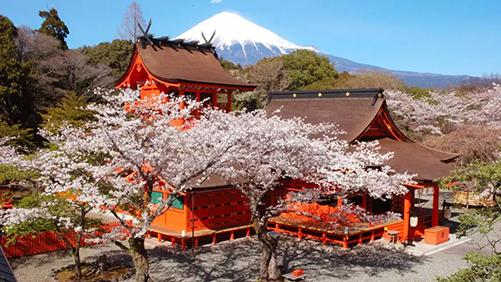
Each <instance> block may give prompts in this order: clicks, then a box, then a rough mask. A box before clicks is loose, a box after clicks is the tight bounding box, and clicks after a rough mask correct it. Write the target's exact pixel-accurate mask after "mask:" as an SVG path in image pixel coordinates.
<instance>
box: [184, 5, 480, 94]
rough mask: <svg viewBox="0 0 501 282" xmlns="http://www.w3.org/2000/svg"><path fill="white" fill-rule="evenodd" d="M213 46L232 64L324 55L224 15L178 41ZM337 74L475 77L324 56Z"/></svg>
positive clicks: (436, 82)
mask: <svg viewBox="0 0 501 282" xmlns="http://www.w3.org/2000/svg"><path fill="white" fill-rule="evenodd" d="M214 32H215V34H214V38H213V39H212V41H211V42H212V44H213V45H214V46H215V48H216V51H217V53H218V54H219V56H220V57H222V58H224V59H226V60H229V61H231V62H233V63H237V64H241V65H250V64H254V63H256V62H258V61H259V60H261V59H263V58H269V57H276V56H280V55H285V54H289V53H291V52H293V51H294V50H298V49H308V50H312V51H315V52H317V53H322V52H320V51H319V50H317V49H316V48H314V47H311V46H300V45H297V44H294V43H292V42H290V41H287V40H286V39H284V38H282V37H280V36H279V35H278V34H276V33H274V32H272V31H270V30H268V29H266V28H264V27H261V26H259V25H257V24H255V23H253V22H251V21H249V20H247V19H245V18H244V17H242V16H240V15H238V14H236V13H232V12H221V13H218V14H216V15H214V16H212V17H210V18H208V19H206V20H204V21H202V22H200V23H198V24H197V25H195V26H193V27H192V28H190V29H189V30H187V31H186V32H184V33H182V34H180V35H179V36H177V37H176V39H184V40H189V41H192V40H196V41H199V42H205V39H204V36H205V38H206V39H209V38H210V37H211V36H212V35H213V33H214ZM324 55H325V56H327V57H328V58H329V60H330V61H331V63H333V64H334V65H335V67H336V70H337V71H341V72H342V71H348V72H351V73H357V72H363V71H382V72H389V73H391V74H393V75H395V76H396V77H398V78H399V79H400V80H402V81H403V82H404V83H406V84H407V85H409V86H419V87H450V86H455V85H459V84H461V83H464V82H467V81H469V80H471V79H474V77H471V76H467V75H442V74H433V73H419V72H410V71H399V70H391V69H385V68H382V67H378V66H373V65H368V64H362V63H357V62H354V61H352V60H349V59H345V58H341V57H336V56H333V55H327V54H324Z"/></svg>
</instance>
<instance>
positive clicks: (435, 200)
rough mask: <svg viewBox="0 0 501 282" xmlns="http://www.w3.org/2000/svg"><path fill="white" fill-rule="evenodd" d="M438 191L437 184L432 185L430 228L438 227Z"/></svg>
mask: <svg viewBox="0 0 501 282" xmlns="http://www.w3.org/2000/svg"><path fill="white" fill-rule="evenodd" d="M439 193H440V189H439V187H438V184H436V183H433V211H432V214H431V226H432V227H433V226H437V225H438V201H439V195H440V194H439Z"/></svg>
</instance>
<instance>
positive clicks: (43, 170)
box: [0, 143, 105, 278]
mask: <svg viewBox="0 0 501 282" xmlns="http://www.w3.org/2000/svg"><path fill="white" fill-rule="evenodd" d="M57 145H60V146H59V147H58V148H57V149H56V150H53V149H50V150H42V151H40V152H38V153H37V154H36V156H32V157H31V158H30V159H27V158H24V157H22V156H20V155H19V154H17V153H16V151H15V149H14V148H12V147H9V146H0V152H1V153H2V159H3V160H4V162H6V163H8V164H11V165H14V166H16V167H17V168H19V169H22V170H25V171H31V172H35V173H34V175H36V179H35V183H36V187H35V190H34V191H33V192H32V193H31V195H29V196H27V197H24V198H23V199H22V200H21V201H20V202H19V203H18V204H17V205H16V207H14V208H12V209H7V210H1V211H0V224H1V225H2V226H3V231H4V232H5V233H6V234H7V236H8V237H9V238H10V240H9V241H10V242H13V241H15V239H16V238H17V237H18V236H22V235H27V234H36V233H40V232H43V231H49V230H50V231H54V232H55V233H56V234H57V236H58V237H59V239H60V240H62V241H63V242H64V245H65V246H66V248H67V249H69V250H70V251H71V255H72V257H73V260H74V264H75V268H74V269H75V277H76V278H81V277H82V270H81V260H80V248H81V246H82V243H84V242H85V240H90V239H93V238H95V237H99V236H102V232H105V230H104V229H102V228H100V227H101V221H100V220H99V218H98V217H97V216H96V215H94V216H90V213H91V211H92V210H93V207H95V206H96V205H97V204H98V203H96V199H99V198H96V197H94V194H95V193H97V191H98V189H99V186H98V185H97V183H96V182H95V181H94V179H93V178H92V176H91V175H90V174H89V172H88V171H86V170H85V167H86V166H85V163H86V162H87V160H86V159H83V158H82V156H81V155H74V154H71V153H69V152H68V150H66V149H65V147H64V144H63V143H58V144H57Z"/></svg>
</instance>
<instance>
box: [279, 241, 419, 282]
mask: <svg viewBox="0 0 501 282" xmlns="http://www.w3.org/2000/svg"><path fill="white" fill-rule="evenodd" d="M281 246H282V252H283V257H284V266H283V268H284V271H285V272H290V271H292V270H293V269H294V268H298V267H300V268H303V269H304V270H305V272H306V273H307V275H308V279H314V280H315V279H320V278H322V279H327V278H331V279H332V278H336V279H346V278H349V277H351V276H353V274H354V273H356V272H363V273H366V274H367V275H369V276H370V277H377V276H378V275H379V274H380V273H382V272H386V271H395V272H396V273H397V274H404V273H408V272H412V271H413V270H412V269H413V267H414V266H415V265H417V264H420V263H423V262H424V261H425V260H426V259H425V258H423V257H417V256H414V255H411V254H408V253H406V252H404V251H403V250H398V249H396V248H395V247H391V246H386V245H383V244H380V243H370V244H364V245H362V246H356V247H354V248H352V249H346V250H345V249H342V248H340V247H337V246H323V245H322V244H320V243H318V242H314V241H301V242H297V241H296V240H291V239H286V240H284V242H282V244H281Z"/></svg>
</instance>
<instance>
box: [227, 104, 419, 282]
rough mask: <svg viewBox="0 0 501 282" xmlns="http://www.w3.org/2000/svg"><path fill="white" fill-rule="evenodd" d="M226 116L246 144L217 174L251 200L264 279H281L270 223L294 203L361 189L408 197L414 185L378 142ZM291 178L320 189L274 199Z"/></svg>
mask: <svg viewBox="0 0 501 282" xmlns="http://www.w3.org/2000/svg"><path fill="white" fill-rule="evenodd" d="M221 118H224V119H225V120H227V121H228V122H231V123H232V124H233V126H231V128H233V130H232V133H231V134H234V135H238V136H241V140H242V143H241V144H240V145H239V146H238V151H237V152H236V153H235V154H232V155H230V156H228V158H230V160H229V163H231V166H224V167H222V168H221V169H220V170H218V173H220V174H221V175H222V176H223V177H224V178H226V179H227V180H228V181H229V182H230V183H231V184H233V185H234V186H235V187H237V188H238V189H239V190H240V191H241V193H242V194H243V195H244V196H245V197H246V198H247V199H248V201H249V206H250V211H251V221H252V224H253V226H254V230H255V232H256V235H257V238H258V240H259V242H260V243H261V246H262V256H261V266H260V278H261V280H263V281H268V280H278V279H280V271H279V269H278V262H277V257H276V248H277V245H278V240H277V238H276V237H275V236H272V235H270V234H269V233H268V232H267V223H268V219H269V218H271V217H273V216H276V215H278V214H279V213H281V212H282V211H284V210H285V209H286V208H287V206H288V203H290V202H291V201H292V202H295V201H311V200H314V199H316V198H317V197H318V196H319V195H322V194H324V193H329V194H333V193H339V194H343V193H350V192H354V191H359V190H366V191H368V193H369V195H371V196H373V197H384V196H390V195H393V194H403V193H405V192H406V191H407V189H406V188H405V187H404V186H403V184H405V183H411V182H412V180H411V177H412V176H410V175H407V174H403V175H402V174H393V171H392V170H391V169H390V168H389V167H387V166H384V165H383V163H384V161H386V160H388V159H389V158H391V154H384V155H381V154H379V153H378V152H377V149H378V147H377V144H376V143H361V144H358V145H356V146H350V145H349V144H347V143H346V142H344V141H341V140H339V139H337V138H336V135H337V134H339V133H340V132H339V131H338V130H336V128H335V127H334V126H331V125H311V124H307V123H305V122H303V120H301V119H299V118H296V119H290V120H284V119H281V118H279V117H278V116H271V117H268V116H267V114H266V113H265V112H264V111H254V112H251V113H231V114H226V115H225V116H224V117H221ZM312 136H318V137H316V138H314V137H312ZM329 136H331V137H329ZM368 167H380V168H379V169H368ZM286 179H302V180H306V181H309V182H310V183H315V184H317V185H318V186H319V188H318V189H308V190H305V191H303V192H302V193H296V194H293V195H289V197H284V198H283V199H271V200H270V199H269V197H270V196H271V194H272V193H273V191H275V190H280V189H281V185H282V183H283V181H284V180H286ZM279 194H280V193H279ZM267 198H268V199H267Z"/></svg>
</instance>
